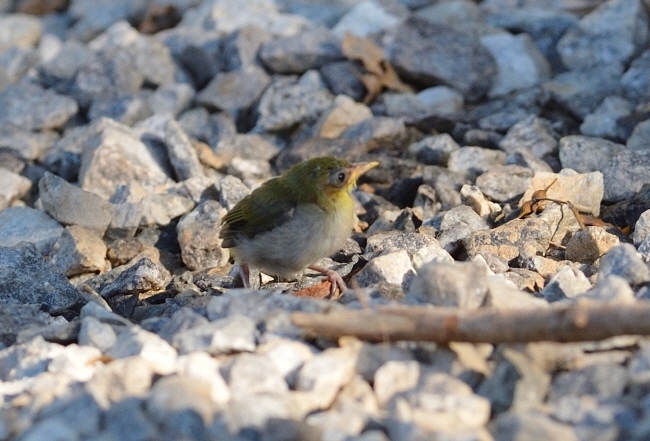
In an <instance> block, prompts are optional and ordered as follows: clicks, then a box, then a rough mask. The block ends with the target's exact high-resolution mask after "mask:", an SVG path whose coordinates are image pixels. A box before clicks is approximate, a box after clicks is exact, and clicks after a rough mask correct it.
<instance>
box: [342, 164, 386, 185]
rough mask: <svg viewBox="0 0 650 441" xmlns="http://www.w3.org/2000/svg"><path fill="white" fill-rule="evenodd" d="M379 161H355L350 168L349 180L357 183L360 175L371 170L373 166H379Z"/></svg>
mask: <svg viewBox="0 0 650 441" xmlns="http://www.w3.org/2000/svg"><path fill="white" fill-rule="evenodd" d="M378 165H379V163H378V162H377V161H372V162H355V163H354V164H352V167H351V169H350V178H349V179H348V182H351V183H355V182H357V179H359V176H361V175H362V174H364V173H365V172H367V171H368V170H370V169H371V168H374V167H377V166H378Z"/></svg>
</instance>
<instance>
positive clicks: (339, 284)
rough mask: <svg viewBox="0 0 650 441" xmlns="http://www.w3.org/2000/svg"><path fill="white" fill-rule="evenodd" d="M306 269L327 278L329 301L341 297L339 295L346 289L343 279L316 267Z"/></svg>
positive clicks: (332, 272)
mask: <svg viewBox="0 0 650 441" xmlns="http://www.w3.org/2000/svg"><path fill="white" fill-rule="evenodd" d="M308 268H309V269H310V270H314V271H318V272H319V273H321V274H323V275H326V276H327V280H328V281H329V282H330V295H329V298H330V299H332V300H336V299H338V298H339V297H341V294H343V291H345V289H346V288H347V287H346V286H345V282H344V281H343V277H341V276H340V274H339V273H337V272H336V271H334V270H331V269H327V268H323V267H322V266H318V265H311V266H309V267H308ZM337 288H338V289H339V293H338V295H337V293H336V290H337Z"/></svg>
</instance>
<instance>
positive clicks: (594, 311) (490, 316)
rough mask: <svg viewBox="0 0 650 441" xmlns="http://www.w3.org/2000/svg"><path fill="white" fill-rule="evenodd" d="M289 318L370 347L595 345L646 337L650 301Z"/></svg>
mask: <svg viewBox="0 0 650 441" xmlns="http://www.w3.org/2000/svg"><path fill="white" fill-rule="evenodd" d="M291 319H292V321H293V323H294V324H296V325H297V326H300V327H302V328H304V329H305V330H306V331H308V332H309V333H312V334H316V335H319V336H323V337H328V338H339V337H342V336H355V337H357V338H360V339H362V340H367V341H374V342H382V341H397V340H412V341H432V342H437V343H448V342H451V341H458V342H473V343H479V342H483V343H500V342H531V341H558V342H568V341H595V340H602V339H605V338H609V337H613V336H616V335H650V302H643V301H640V302H636V303H635V304H633V305H621V304H613V303H602V302H596V301H588V300H582V301H577V302H575V303H573V304H571V305H562V306H551V307H549V308H544V309H519V310H507V311H504V310H494V309H490V308H482V309H479V310H473V311H468V310H464V309H459V308H431V307H405V306H404V307H381V308H379V309H378V310H377V311H333V312H330V313H328V314H307V313H294V314H292V316H291Z"/></svg>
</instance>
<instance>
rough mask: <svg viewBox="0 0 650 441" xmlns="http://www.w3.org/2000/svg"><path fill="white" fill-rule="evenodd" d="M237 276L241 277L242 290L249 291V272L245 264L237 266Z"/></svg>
mask: <svg viewBox="0 0 650 441" xmlns="http://www.w3.org/2000/svg"><path fill="white" fill-rule="evenodd" d="M239 275H240V276H241V280H242V282H244V288H246V289H249V288H250V287H251V280H250V276H251V275H250V270H249V269H248V265H246V264H245V263H240V264H239Z"/></svg>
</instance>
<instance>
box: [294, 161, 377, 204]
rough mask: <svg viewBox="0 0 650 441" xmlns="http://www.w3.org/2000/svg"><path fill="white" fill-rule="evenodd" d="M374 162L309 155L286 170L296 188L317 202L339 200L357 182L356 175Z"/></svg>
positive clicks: (345, 195)
mask: <svg viewBox="0 0 650 441" xmlns="http://www.w3.org/2000/svg"><path fill="white" fill-rule="evenodd" d="M377 165H379V163H378V162H376V161H373V162H356V163H350V162H348V161H346V160H344V159H338V158H335V157H333V156H323V157H319V158H314V159H310V160H308V161H304V162H301V163H299V164H296V165H294V166H293V167H292V168H291V169H289V171H288V172H287V174H286V177H287V179H288V180H289V181H290V182H292V183H293V184H294V185H293V186H294V187H295V188H296V190H297V191H301V192H304V194H305V195H309V199H312V200H313V199H316V200H317V201H318V202H319V204H320V205H321V206H323V205H329V204H331V203H334V204H337V203H339V202H341V198H346V197H347V198H348V199H349V193H350V191H351V190H352V189H353V188H354V186H355V185H356V183H357V179H359V176H361V175H362V174H364V173H365V172H367V171H368V170H370V169H371V168H373V167H376V166H377Z"/></svg>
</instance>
